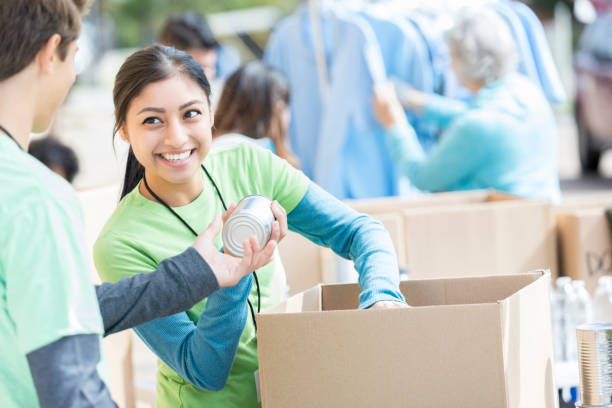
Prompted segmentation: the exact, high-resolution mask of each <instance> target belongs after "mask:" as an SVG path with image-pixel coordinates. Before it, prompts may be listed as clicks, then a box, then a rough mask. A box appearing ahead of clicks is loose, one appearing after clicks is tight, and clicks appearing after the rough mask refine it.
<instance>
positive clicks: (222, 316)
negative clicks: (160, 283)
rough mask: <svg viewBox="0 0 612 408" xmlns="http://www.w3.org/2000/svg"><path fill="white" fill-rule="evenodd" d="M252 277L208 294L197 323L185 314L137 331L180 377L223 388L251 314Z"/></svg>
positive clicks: (200, 385) (211, 388) (209, 387)
mask: <svg viewBox="0 0 612 408" xmlns="http://www.w3.org/2000/svg"><path fill="white" fill-rule="evenodd" d="M252 284H253V276H252V275H250V274H249V275H247V276H245V277H244V278H242V280H241V281H240V282H239V283H238V284H237V285H236V286H232V287H228V288H222V289H220V290H218V291H217V292H215V293H213V294H212V295H210V296H209V297H208V300H207V303H206V309H205V310H204V311H203V312H202V314H201V315H200V319H199V321H198V323H197V324H194V323H193V321H191V320H190V319H189V317H188V316H187V314H186V313H178V314H175V315H172V316H168V317H164V318H161V319H157V320H154V321H152V322H149V323H146V324H143V325H141V326H138V327H137V328H136V329H135V330H136V333H137V334H138V335H139V336H140V338H141V339H142V340H143V341H144V342H145V343H146V344H147V346H148V347H149V348H150V349H151V350H153V352H154V353H155V354H156V355H157V356H158V357H159V358H160V359H161V360H162V361H163V362H164V363H166V364H167V365H168V366H169V367H170V368H172V369H173V370H174V371H176V372H177V373H178V374H179V375H180V376H181V377H183V378H184V379H186V380H187V381H189V382H190V383H191V384H193V385H194V386H195V387H198V388H200V389H203V390H206V391H220V390H221V389H223V387H224V386H225V383H226V382H227V378H228V377H229V374H230V371H231V369H232V365H233V363H234V357H235V356H236V351H237V349H238V343H239V342H240V336H241V335H242V331H243V330H244V326H245V324H246V320H247V316H248V306H247V297H248V295H249V293H250V292H251V286H252Z"/></svg>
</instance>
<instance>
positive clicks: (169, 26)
mask: <svg viewBox="0 0 612 408" xmlns="http://www.w3.org/2000/svg"><path fill="white" fill-rule="evenodd" d="M159 42H160V43H161V44H163V45H167V46H170V47H174V48H176V49H178V50H181V51H185V52H187V53H188V54H189V55H191V56H192V57H193V59H195V60H196V61H197V62H198V63H199V64H200V65H201V66H202V69H203V70H204V74H205V75H206V78H207V79H208V81H209V82H210V84H211V90H212V94H211V96H212V99H211V102H212V105H213V107H214V106H216V104H217V101H218V100H219V95H220V94H221V89H223V81H224V79H225V78H226V77H227V75H229V74H230V73H232V72H233V71H234V70H235V69H236V68H237V67H238V65H239V63H240V57H239V56H238V55H234V54H233V53H232V51H231V50H227V49H226V48H223V47H222V46H221V45H220V44H219V42H218V41H217V39H216V38H215V35H214V34H213V31H212V29H211V28H210V25H209V24H208V22H207V21H206V18H205V17H204V16H203V15H202V14H200V13H198V12H197V11H187V12H184V13H181V14H175V15H173V16H171V17H169V18H168V19H167V20H166V22H165V23H164V25H163V27H162V29H161V31H160V34H159Z"/></svg>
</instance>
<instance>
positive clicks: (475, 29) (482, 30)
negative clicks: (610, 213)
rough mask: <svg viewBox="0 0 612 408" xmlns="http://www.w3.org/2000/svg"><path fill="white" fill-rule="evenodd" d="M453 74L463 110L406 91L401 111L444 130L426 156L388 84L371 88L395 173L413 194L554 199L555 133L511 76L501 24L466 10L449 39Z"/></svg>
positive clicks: (546, 111) (530, 91)
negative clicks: (463, 96) (477, 192)
mask: <svg viewBox="0 0 612 408" xmlns="http://www.w3.org/2000/svg"><path fill="white" fill-rule="evenodd" d="M447 41H448V45H449V48H450V54H451V58H452V68H453V71H454V72H455V74H456V76H457V79H458V81H459V82H460V83H461V85H463V86H464V87H465V88H467V89H469V90H470V91H471V92H472V93H473V94H474V98H473V100H472V101H471V102H470V103H469V104H464V103H462V102H459V101H457V100H454V99H448V98H444V97H441V96H437V95H431V94H424V93H422V92H419V91H416V90H410V89H408V90H404V92H402V99H403V100H404V105H405V106H406V107H407V108H409V109H412V110H414V111H415V112H418V113H420V114H422V115H423V117H424V119H426V120H429V121H432V122H435V123H436V124H438V125H439V126H440V127H442V128H443V131H442V133H441V135H440V140H439V142H438V144H437V145H436V146H435V147H434V148H433V149H432V151H431V152H430V153H429V154H426V153H425V152H424V150H423V148H422V147H421V145H420V144H419V142H418V140H417V136H416V133H415V131H414V129H413V128H412V127H411V126H410V124H409V123H408V121H407V119H406V116H405V114H404V112H403V110H402V107H401V104H400V102H399V100H398V98H397V96H396V94H395V91H394V88H393V86H392V85H391V84H390V83H385V84H383V85H381V86H378V87H376V88H375V90H374V110H375V115H376V117H377V119H378V120H379V122H380V123H381V124H382V125H383V126H384V127H385V128H386V129H387V142H388V143H389V147H390V151H391V152H392V154H393V158H394V161H395V162H396V164H397V165H398V167H399V169H400V171H401V172H402V173H403V174H404V175H405V176H406V177H408V178H409V179H410V181H411V182H412V183H413V184H414V185H415V186H416V187H417V188H419V189H421V190H425V191H432V192H435V191H451V190H470V189H485V188H492V189H496V190H500V191H505V192H508V193H511V194H515V195H518V196H522V197H527V198H538V199H548V200H551V201H553V202H557V201H559V200H560V190H559V179H558V175H557V157H558V147H557V133H556V126H555V118H554V116H553V113H552V110H551V108H550V106H549V104H548V102H547V100H546V98H545V97H544V95H543V94H542V92H541V91H540V89H539V88H538V87H537V86H535V85H534V84H532V83H531V82H530V81H529V80H528V79H527V78H525V77H523V76H521V75H519V74H518V73H517V72H516V66H517V57H516V51H515V47H514V42H513V38H512V35H511V33H510V31H509V29H508V26H507V25H506V23H505V22H504V21H503V20H501V19H500V17H498V16H497V15H496V14H495V13H494V12H493V11H491V10H488V9H484V8H470V9H466V10H464V11H463V12H462V13H461V14H460V15H459V16H458V18H457V20H456V22H455V24H454V26H453V27H452V28H451V29H450V30H449V32H448V34H447Z"/></svg>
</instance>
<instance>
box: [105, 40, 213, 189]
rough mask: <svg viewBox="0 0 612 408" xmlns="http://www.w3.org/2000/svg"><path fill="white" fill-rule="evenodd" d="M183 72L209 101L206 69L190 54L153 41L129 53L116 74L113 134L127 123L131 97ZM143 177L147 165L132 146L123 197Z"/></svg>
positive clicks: (124, 180)
mask: <svg viewBox="0 0 612 408" xmlns="http://www.w3.org/2000/svg"><path fill="white" fill-rule="evenodd" d="M176 74H184V75H187V76H188V77H189V78H191V79H192V80H193V81H194V82H195V83H197V84H198V85H199V86H200V88H202V90H203V91H204V93H205V94H206V98H207V100H208V103H209V104H210V84H209V83H208V80H207V79H206V75H204V71H203V70H202V67H201V66H200V64H198V63H197V62H196V61H195V60H194V59H193V58H192V57H191V56H190V55H189V54H187V53H186V52H184V51H179V50H176V49H174V48H171V47H165V46H163V45H158V44H155V45H151V46H149V47H147V48H144V49H142V50H140V51H137V52H135V53H134V54H132V55H130V56H129V57H128V58H127V59H126V60H125V62H124V63H123V65H121V68H120V69H119V72H118V73H117V76H116V77H115V87H114V88H113V102H114V104H115V128H114V129H113V135H116V134H117V132H118V131H119V129H120V128H121V127H122V126H124V125H125V120H126V116H127V111H128V109H129V107H130V103H131V102H132V100H133V99H134V98H135V97H137V96H138V95H139V94H140V92H142V90H143V89H144V88H145V87H146V86H147V85H149V84H152V83H154V82H159V81H163V80H164V79H168V78H170V77H171V76H172V75H176ZM143 177H144V167H143V166H142V165H141V164H140V163H139V162H138V160H137V159H136V156H135V155H134V152H133V150H132V148H131V147H130V151H129V153H128V158H127V165H126V169H125V176H124V179H123V187H122V189H121V198H123V197H125V196H126V195H127V194H128V193H129V192H130V191H132V190H133V189H134V188H135V187H136V186H137V185H138V183H139V182H140V180H141V179H142V178H143Z"/></svg>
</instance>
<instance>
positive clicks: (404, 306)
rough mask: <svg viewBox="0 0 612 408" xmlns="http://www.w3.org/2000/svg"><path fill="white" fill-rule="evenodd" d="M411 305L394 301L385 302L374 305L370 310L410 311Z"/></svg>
mask: <svg viewBox="0 0 612 408" xmlns="http://www.w3.org/2000/svg"><path fill="white" fill-rule="evenodd" d="M408 308H410V305H409V304H408V303H405V302H400V301H399V300H398V301H394V300H383V301H380V302H376V303H374V304H373V305H372V306H370V307H369V308H368V309H408Z"/></svg>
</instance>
